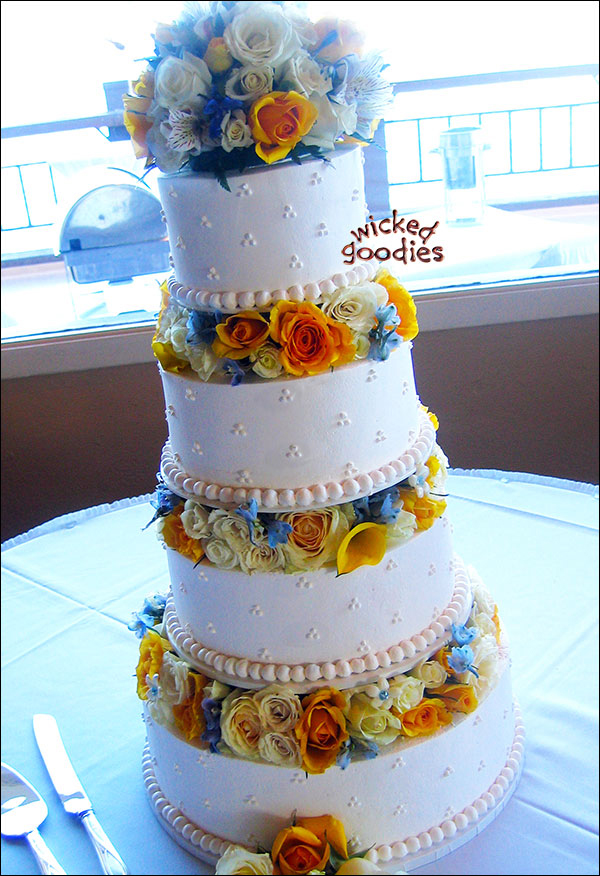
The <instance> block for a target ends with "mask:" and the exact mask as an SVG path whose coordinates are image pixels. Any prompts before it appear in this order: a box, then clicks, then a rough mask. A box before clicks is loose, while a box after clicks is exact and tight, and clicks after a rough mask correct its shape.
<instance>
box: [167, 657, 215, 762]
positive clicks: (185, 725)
mask: <svg viewBox="0 0 600 876" xmlns="http://www.w3.org/2000/svg"><path fill="white" fill-rule="evenodd" d="M188 678H189V680H190V683H191V685H192V693H191V694H190V696H189V697H188V698H187V699H186V700H184V701H183V702H182V703H180V704H179V705H178V706H173V717H174V718H175V724H176V726H177V728H178V729H179V730H180V731H181V732H182V733H183V735H184V736H185V738H186V739H187V741H188V742H191V741H192V739H198V740H199V742H200V746H201V747H202V748H208V742H202V741H201V740H200V737H201V736H202V734H203V733H204V731H205V730H206V718H205V717H204V712H203V711H202V700H203V699H204V685H205V684H207V679H206V678H205V677H204V676H203V675H200V673H199V672H192V671H190V673H189V675H188Z"/></svg>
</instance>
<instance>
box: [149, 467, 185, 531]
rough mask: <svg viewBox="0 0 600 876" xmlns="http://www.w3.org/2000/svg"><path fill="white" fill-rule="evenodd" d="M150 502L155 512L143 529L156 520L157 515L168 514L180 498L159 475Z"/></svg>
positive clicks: (178, 503) (179, 502)
mask: <svg viewBox="0 0 600 876" xmlns="http://www.w3.org/2000/svg"><path fill="white" fill-rule="evenodd" d="M150 504H151V505H152V507H153V508H155V509H156V513H155V515H154V517H153V518H152V520H150V522H149V523H147V524H146V525H145V526H144V529H148V527H149V526H151V525H152V524H153V523H154V521H155V520H158V518H159V517H166V516H167V514H170V513H171V511H173V509H174V508H177V506H178V505H180V504H181V499H180V498H179V496H176V495H175V493H172V492H171V490H170V489H169V488H168V487H167V485H166V484H165V483H163V481H162V480H161V479H160V475H159V479H158V483H157V485H156V490H155V492H154V495H153V496H152V498H151V499H150Z"/></svg>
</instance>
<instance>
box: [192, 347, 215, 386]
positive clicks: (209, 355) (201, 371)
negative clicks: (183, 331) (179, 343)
mask: <svg viewBox="0 0 600 876" xmlns="http://www.w3.org/2000/svg"><path fill="white" fill-rule="evenodd" d="M185 355H186V357H187V359H188V360H189V363H190V365H191V367H192V370H193V371H195V372H196V374H197V375H198V377H199V378H200V379H201V380H204V382H206V381H207V380H209V379H210V377H212V375H213V374H214V372H215V370H216V368H217V366H218V364H219V357H218V356H216V355H215V353H214V351H213V349H212V347H211V346H210V344H186V349H185Z"/></svg>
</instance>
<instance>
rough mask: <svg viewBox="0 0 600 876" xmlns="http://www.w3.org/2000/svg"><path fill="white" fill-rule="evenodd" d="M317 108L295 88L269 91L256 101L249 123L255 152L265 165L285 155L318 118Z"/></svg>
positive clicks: (249, 116) (251, 108)
mask: <svg viewBox="0 0 600 876" xmlns="http://www.w3.org/2000/svg"><path fill="white" fill-rule="evenodd" d="M317 115H318V112H317V110H316V107H315V106H314V105H313V104H312V103H311V102H310V100H307V98H305V97H303V96H302V95H301V94H298V92H296V91H272V92H271V93H270V94H265V95H263V96H262V97H259V98H258V100H255V101H254V103H253V104H252V106H251V107H250V113H249V115H248V124H249V125H250V131H251V132H252V137H253V138H254V140H255V142H256V147H255V148H256V154H257V155H258V157H259V158H262V160H263V161H266V163H267V164H272V162H273V161H279V160H280V159H281V158H285V157H286V155H287V154H288V152H291V150H292V149H293V148H294V146H297V145H298V143H299V142H300V140H301V139H302V137H304V135H305V134H308V132H309V131H310V129H311V128H312V126H313V125H314V123H315V122H316V120H317Z"/></svg>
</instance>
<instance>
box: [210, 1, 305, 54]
mask: <svg viewBox="0 0 600 876" xmlns="http://www.w3.org/2000/svg"><path fill="white" fill-rule="evenodd" d="M223 38H224V40H225V44H226V45H227V48H228V49H229V51H230V52H231V54H232V55H233V57H234V58H235V59H236V60H237V61H240V63H242V64H269V65H270V66H271V67H275V66H277V65H278V64H283V63H284V61H287V59H288V58H289V57H291V55H292V54H293V53H294V52H295V51H296V50H297V49H299V48H300V44H301V43H300V38H299V36H298V34H297V33H296V30H295V29H294V27H293V25H292V23H291V22H290V21H289V19H288V18H287V16H286V15H285V13H284V11H283V9H282V8H281V7H280V6H278V5H276V4H275V3H253V4H252V5H251V6H250V7H249V8H246V9H242V10H241V11H240V12H239V13H238V14H237V15H236V16H235V18H234V19H233V21H232V22H231V23H230V24H228V25H227V27H226V28H225V32H224V34H223Z"/></svg>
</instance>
